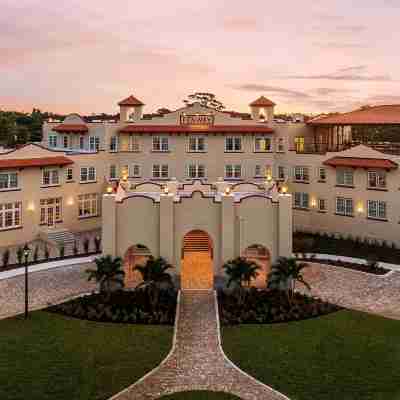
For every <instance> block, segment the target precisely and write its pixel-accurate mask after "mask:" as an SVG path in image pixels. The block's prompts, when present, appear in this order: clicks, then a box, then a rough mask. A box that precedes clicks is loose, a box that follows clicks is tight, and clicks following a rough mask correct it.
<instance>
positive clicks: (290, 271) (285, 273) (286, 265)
mask: <svg viewBox="0 0 400 400" xmlns="http://www.w3.org/2000/svg"><path fill="white" fill-rule="evenodd" d="M306 267H308V264H306V263H300V262H297V261H296V259H295V258H294V257H290V258H287V257H280V258H278V260H277V262H276V263H275V264H274V265H273V266H272V270H271V272H270V274H269V277H268V286H269V287H278V288H279V289H282V287H283V288H284V290H285V292H286V295H287V298H288V301H289V304H291V302H292V299H293V296H294V291H295V287H296V282H300V283H302V284H303V285H304V286H305V287H306V288H307V289H308V290H311V287H310V285H309V284H308V283H307V282H306V281H305V280H304V277H303V273H302V270H303V269H304V268H306Z"/></svg>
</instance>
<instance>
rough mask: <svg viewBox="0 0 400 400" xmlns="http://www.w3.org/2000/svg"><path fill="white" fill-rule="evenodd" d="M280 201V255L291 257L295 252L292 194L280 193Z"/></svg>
mask: <svg viewBox="0 0 400 400" xmlns="http://www.w3.org/2000/svg"><path fill="white" fill-rule="evenodd" d="M278 202H279V208H278V224H279V226H278V256H279V257H291V256H292V253H293V211H292V195H291V194H288V193H285V194H280V195H279V197H278Z"/></svg>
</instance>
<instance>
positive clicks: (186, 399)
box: [160, 391, 240, 400]
mask: <svg viewBox="0 0 400 400" xmlns="http://www.w3.org/2000/svg"><path fill="white" fill-rule="evenodd" d="M160 400H240V398H239V397H236V396H234V395H232V394H228V393H222V392H202V391H199V392H181V393H176V394H171V395H169V396H163V397H160Z"/></svg>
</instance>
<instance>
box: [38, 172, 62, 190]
mask: <svg viewBox="0 0 400 400" xmlns="http://www.w3.org/2000/svg"><path fill="white" fill-rule="evenodd" d="M59 184H60V176H59V170H58V169H44V170H43V174H42V185H43V186H56V185H59Z"/></svg>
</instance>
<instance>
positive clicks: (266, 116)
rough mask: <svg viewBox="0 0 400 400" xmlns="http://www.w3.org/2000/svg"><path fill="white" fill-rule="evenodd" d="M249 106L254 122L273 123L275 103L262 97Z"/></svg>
mask: <svg viewBox="0 0 400 400" xmlns="http://www.w3.org/2000/svg"><path fill="white" fill-rule="evenodd" d="M249 105H250V110H251V117H252V118H253V120H255V121H259V122H268V123H271V122H272V120H273V119H274V107H275V103H274V102H272V101H271V100H269V99H267V98H266V97H264V96H261V97H259V98H258V99H257V100H255V101H253V102H252V103H250V104H249Z"/></svg>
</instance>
